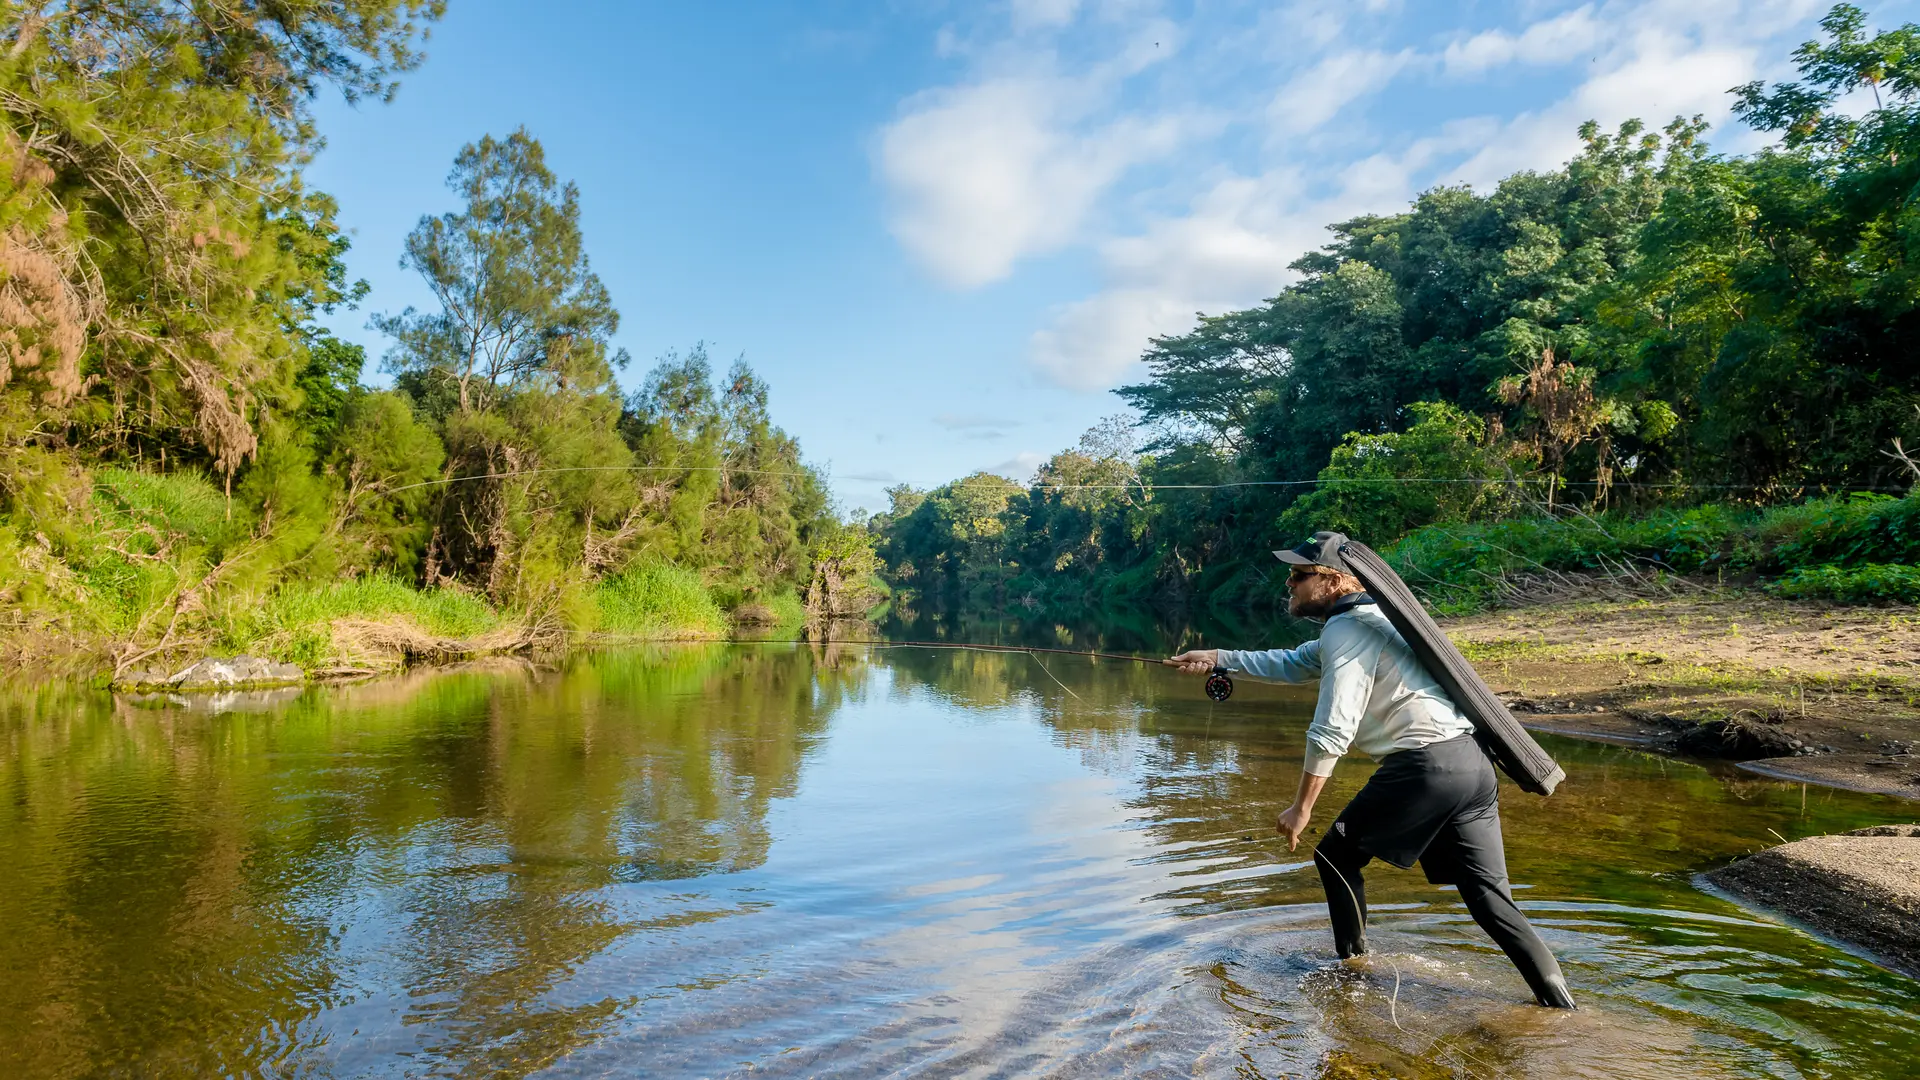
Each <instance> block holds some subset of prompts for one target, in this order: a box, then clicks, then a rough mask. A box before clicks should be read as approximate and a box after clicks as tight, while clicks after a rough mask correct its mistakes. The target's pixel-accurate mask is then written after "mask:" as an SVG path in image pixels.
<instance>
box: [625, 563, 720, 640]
mask: <svg viewBox="0 0 1920 1080" xmlns="http://www.w3.org/2000/svg"><path fill="white" fill-rule="evenodd" d="M592 595H593V606H594V610H595V614H596V616H597V619H596V624H595V626H594V629H595V630H597V631H599V632H600V633H603V634H623V635H633V636H650V637H658V636H662V635H667V634H671V635H674V636H707V635H711V636H715V637H717V636H720V635H722V634H725V633H726V632H727V616H726V613H725V612H723V611H721V610H720V605H719V604H717V603H715V602H714V599H713V596H712V594H710V593H709V592H708V591H707V588H706V585H705V584H703V583H702V582H701V580H700V575H699V573H698V572H696V571H693V570H686V569H682V568H680V567H675V566H668V565H666V564H664V563H658V562H640V563H637V564H635V565H633V566H631V567H628V568H627V569H626V570H625V571H623V572H621V573H619V574H617V575H615V576H613V577H609V578H605V579H602V580H601V581H600V582H599V583H598V584H596V585H595V586H594V587H593V590H592Z"/></svg>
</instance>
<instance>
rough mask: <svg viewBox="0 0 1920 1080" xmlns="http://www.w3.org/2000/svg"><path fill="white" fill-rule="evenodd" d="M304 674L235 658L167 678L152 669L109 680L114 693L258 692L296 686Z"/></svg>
mask: <svg viewBox="0 0 1920 1080" xmlns="http://www.w3.org/2000/svg"><path fill="white" fill-rule="evenodd" d="M306 679H307V675H306V672H304V671H301V670H300V669H299V668H298V667H295V666H294V665H292V664H282V663H280V662H278V661H275V660H268V659H266V658H265V657H260V656H235V657H230V658H226V659H222V658H219V657H212V656H209V657H207V658H205V659H202V660H198V661H195V662H194V663H192V664H190V665H188V666H187V667H186V668H183V669H182V670H180V671H176V672H174V673H173V674H171V675H169V674H167V673H165V672H163V671H158V670H155V669H152V668H143V669H139V670H135V671H129V672H126V673H125V674H123V675H121V676H120V677H119V678H118V679H115V680H114V681H113V688H114V689H116V690H151V689H166V690H173V691H199V690H258V689H263V688H266V687H272V686H298V685H299V684H301V683H303V682H305V681H306Z"/></svg>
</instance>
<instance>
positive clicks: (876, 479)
mask: <svg viewBox="0 0 1920 1080" xmlns="http://www.w3.org/2000/svg"><path fill="white" fill-rule="evenodd" d="M833 478H834V479H835V480H858V481H861V482H863V483H868V484H891V483H895V482H897V481H898V480H899V479H900V478H899V477H897V476H895V475H893V474H892V473H890V472H886V471H884V470H882V471H880V472H857V473H835V474H834V475H833Z"/></svg>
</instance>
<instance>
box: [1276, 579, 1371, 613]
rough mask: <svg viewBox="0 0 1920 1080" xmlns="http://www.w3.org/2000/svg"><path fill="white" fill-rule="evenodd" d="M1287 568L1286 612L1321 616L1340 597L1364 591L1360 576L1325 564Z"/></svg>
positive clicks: (1329, 609)
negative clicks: (1345, 572)
mask: <svg viewBox="0 0 1920 1080" xmlns="http://www.w3.org/2000/svg"><path fill="white" fill-rule="evenodd" d="M1288 569H1289V570H1290V571H1291V572H1290V573H1289V574H1287V612H1288V614H1291V615H1295V616H1298V617H1299V618H1302V619H1324V618H1326V617H1327V615H1328V614H1329V613H1331V612H1332V611H1333V605H1335V604H1337V603H1339V602H1340V598H1341V597H1343V596H1347V595H1350V594H1352V593H1357V592H1365V591H1366V587H1365V586H1363V585H1361V584H1360V579H1359V578H1357V577H1354V576H1353V575H1352V574H1344V573H1341V572H1340V571H1338V570H1334V569H1330V568H1328V567H1325V566H1292V567H1288Z"/></svg>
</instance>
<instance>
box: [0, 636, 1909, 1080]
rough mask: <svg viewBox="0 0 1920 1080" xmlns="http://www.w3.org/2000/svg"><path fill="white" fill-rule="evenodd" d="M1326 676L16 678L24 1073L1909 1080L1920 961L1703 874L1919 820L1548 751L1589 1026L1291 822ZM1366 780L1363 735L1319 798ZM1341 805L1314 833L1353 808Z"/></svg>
mask: <svg viewBox="0 0 1920 1080" xmlns="http://www.w3.org/2000/svg"><path fill="white" fill-rule="evenodd" d="M1311 707H1312V694H1311V691H1310V690H1307V691H1302V690H1294V689H1287V688H1275V687H1264V686H1258V685H1250V684H1246V683H1242V685H1241V686H1240V688H1239V690H1238V691H1237V692H1236V693H1235V695H1234V696H1233V698H1232V699H1231V700H1229V701H1228V702H1226V703H1223V704H1214V703H1212V702H1209V701H1208V700H1206V698H1204V697H1203V696H1202V695H1201V694H1200V692H1199V687H1198V682H1197V680H1194V679H1191V678H1181V677H1179V676H1176V675H1174V674H1172V673H1170V672H1167V671H1164V670H1162V669H1157V668H1150V667H1144V666H1140V665H1132V664H1125V663H1118V662H1112V661H1098V660H1089V659H1086V658H1073V657H1060V656H1042V655H1038V654H1034V655H1027V654H988V653H978V652H965V651H950V650H943V651H934V650H924V649H909V648H886V649H876V648H870V647H861V646H837V647H827V648H819V647H809V646H800V645H791V644H777V643H770V644H738V645H692V646H675V647H661V648H654V649H642V650H630V651H622V652H610V653H599V654H587V655H581V656H576V657H572V658H570V659H568V660H566V661H565V662H563V663H562V664H561V665H560V666H559V667H558V668H557V669H551V668H544V669H543V668H534V667H531V666H524V665H511V664H503V665H500V666H498V667H494V668H489V669H475V670H465V671H453V672H422V673H416V674H412V675H407V676H403V677H399V678H394V679H386V680H380V681H376V682H370V683H366V684H362V685H358V686H345V687H332V688H322V687H316V688H309V689H305V690H302V691H297V692H293V693H288V694H278V695H276V694H261V695H250V696H238V697H232V698H227V699H207V698H193V699H186V698H181V699H169V698H166V697H164V696H160V697H153V698H147V699H136V698H131V697H126V696H121V697H115V696H112V695H108V694H105V693H103V692H95V691H89V690H84V689H79V688H74V687H67V686H58V685H50V686H44V687H41V688H38V689H36V690H31V691H9V692H6V693H4V694H0V733H3V734H4V741H3V742H0V783H4V791H3V794H4V799H0V866H3V867H4V868H5V873H6V875H7V887H6V888H5V889H0V929H4V931H5V932H4V934H0V1075H5V1076H9V1077H65V1076H78V1075H127V1076H142V1077H164V1076H182V1077H186V1076H205V1075H229V1076H314V1077H333V1076H339V1077H360V1076H372V1077H389V1076H391V1077H400V1076H535V1075H538V1076H555V1077H576V1076H581V1077H585V1076H622V1077H624V1076H633V1075H646V1076H649V1077H706V1076H748V1075H752V1076H760V1075H774V1076H793V1077H803V1076H818V1075H836V1076H890V1075H903V1074H904V1075H915V1076H943V1077H944V1076H1026V1075H1047V1076H1082V1075H1084V1076H1113V1075H1134V1076H1174V1075H1179V1076H1195V1075H1198V1076H1223V1077H1224V1076H1233V1077H1282V1076H1294V1077H1299V1076H1314V1077H1319V1076H1330V1077H1374V1076H1380V1077H1387V1076H1393V1077H1578V1076H1592V1077H1671V1076H1687V1077H1691V1078H1714V1077H1849V1078H1856V1077H1889V1078H1891V1077H1897V1076H1906V1075H1909V1074H1910V1073H1909V1071H1910V1069H1911V1063H1912V1062H1913V1061H1914V1060H1917V1059H1920V1032H1917V1031H1916V1028H1920V1025H1916V1024H1915V1023H1914V1015H1915V1009H1916V1006H1920V983H1916V982H1914V981H1912V980H1909V979H1906V978H1904V977H1901V976H1899V975H1895V974H1893V973H1890V972H1888V971H1886V970H1884V969H1881V968H1879V967H1877V966H1875V965H1873V964H1871V963H1870V962H1868V961H1867V960H1865V959H1863V958H1861V957H1857V956H1854V955H1851V954H1849V953H1848V952H1846V951H1845V950H1843V949H1841V948H1839V947H1837V946H1835V945H1833V944H1831V943H1828V942H1825V941H1823V940H1821V939H1819V938H1817V937H1815V936H1812V935H1810V934H1809V933H1807V932H1805V931H1803V930H1801V929H1797V928H1795V927H1792V926H1789V925H1785V924H1782V923H1780V922H1778V921H1775V920H1772V919H1769V918H1766V917H1762V916H1759V915H1756V914H1754V913H1751V912H1749V911H1746V910H1743V909H1742V908H1741V907H1739V906H1738V905H1736V904H1734V903H1732V902H1730V901H1728V900H1727V899H1725V898H1722V897H1720V896H1717V895H1715V894H1713V893H1711V892H1709V891H1706V890H1704V889H1703V888H1702V887H1701V886H1700V884H1699V883H1698V874H1699V873H1700V872H1702V871H1704V870H1707V869H1711V868H1714V867H1716V866H1719V865H1723V864H1724V863H1726V862H1727V861H1728V860H1730V859H1731V858H1733V857H1735V856H1738V855H1740V854H1742V853H1745V852H1747V851H1749V850H1753V849H1756V848H1760V847H1764V846H1767V845H1770V844H1773V843H1777V842H1779V840H1780V839H1795V838H1798V837H1801V836H1807V835H1814V834H1820V833H1829V832H1835V831H1841V830H1845V829H1851V828H1858V827H1861V826H1865V825H1873V824H1880V823H1885V822H1894V821H1907V820H1912V819H1913V817H1914V811H1913V806H1912V804H1911V803H1903V802H1898V801H1895V800H1892V799H1887V798H1884V797H1877V796H1869V795H1857V794H1851V793H1846V792H1838V791H1831V790H1822V789H1818V788H1815V789H1812V790H1808V789H1807V788H1805V787H1803V786H1802V785H1798V784H1790V783H1784V782H1779V781H1774V780H1768V779H1765V778H1761V777H1755V776H1751V775H1746V774H1741V773H1738V772H1733V771H1730V770H1716V769H1710V768H1708V767H1704V766H1696V765H1691V764H1687V763H1683V762H1675V761H1671V760H1667V759H1663V758H1658V757H1652V756H1648V755H1644V754H1641V753H1638V752H1635V751H1633V750H1631V749H1627V748H1621V747H1610V746H1603V745H1598V744H1592V743H1583V742H1576V741H1571V740H1563V739H1554V738H1551V737H1547V738H1545V739H1543V742H1544V743H1545V744H1546V745H1548V747H1549V749H1551V750H1552V751H1553V752H1554V754H1555V755H1556V756H1557V757H1559V759H1560V760H1561V761H1562V762H1563V764H1564V765H1565V766H1566V769H1567V773H1568V779H1567V781H1566V783H1565V784H1564V786H1563V787H1562V788H1561V790H1560V791H1559V793H1557V794H1555V795H1554V796H1553V797H1552V798H1550V799H1539V798H1536V797H1533V796H1529V795H1526V794H1524V793H1522V792H1520V791H1518V790H1517V789H1515V788H1513V787H1511V786H1510V785H1503V807H1504V813H1505V821H1506V833H1507V843H1508V856H1509V862H1510V864H1511V867H1512V871H1513V875H1514V880H1515V886H1516V895H1517V897H1518V899H1519V900H1520V902H1521V905H1522V906H1523V908H1525V909H1526V911H1527V912H1528V914H1529V917H1530V918H1532V919H1533V920H1534V921H1535V923H1536V925H1537V926H1539V928H1540V929H1541V932H1542V934H1543V936H1544V937H1545V938H1546V939H1547V941H1548V943H1549V944H1550V945H1551V946H1552V947H1553V949H1554V950H1555V952H1556V953H1557V954H1558V955H1559V956H1560V958H1561V961H1562V964H1563V965H1564V966H1565V968H1566V971H1567V975H1568V978H1569V981H1570V982H1571V983H1572V985H1573V987H1574V990H1575V993H1576V995H1578V997H1579V999H1580V1001H1581V1003H1582V1006H1583V1008H1582V1009H1581V1010H1580V1011H1579V1012H1577V1013H1573V1014H1561V1013H1554V1012H1548V1011H1545V1010H1541V1009H1537V1008H1534V1007H1532V1006H1530V1005H1527V1004H1526V1003H1525V1002H1526V1001H1527V1000H1528V995H1527V993H1526V990H1525V987H1524V986H1523V985H1522V984H1521V982H1520V980H1519V977H1518V976H1517V975H1516V974H1515V973H1514V971H1513V970H1512V968H1511V967H1510V966H1509V965H1508V964H1507V963H1506V961H1505V959H1504V958H1503V957H1501V956H1500V955H1499V953H1498V952H1497V951H1496V950H1494V948H1493V947H1492V945H1491V943H1490V942H1489V941H1488V940H1487V939H1486V938H1485V937H1484V936H1483V935H1482V934H1481V933H1480V932H1479V930H1478V929H1477V928H1476V927H1474V926H1473V924H1472V922H1471V920H1470V919H1468V917H1467V915H1466V912H1465V910H1464V908H1463V907H1462V906H1461V905H1460V904H1459V902H1458V898H1457V896H1456V895H1455V894H1454V893H1453V892H1451V891H1450V890H1444V889H1439V888H1434V887H1431V886H1428V885H1426V884H1425V882H1424V879H1423V878H1422V877H1421V875H1420V874H1419V872H1418V871H1417V870H1416V871H1409V872H1401V871H1395V870H1392V869H1391V868H1385V867H1381V866H1380V865H1379V864H1375V866H1374V867H1373V868H1370V871H1369V881H1368V886H1369V897H1370V899H1371V901H1372V903H1373V912H1374V914H1373V923H1372V928H1371V930H1370V933H1369V937H1370V939H1371V941H1372V943H1373V946H1374V948H1375V950H1376V954H1375V955H1374V956H1373V957H1372V958H1371V959H1370V960H1368V961H1367V962H1364V963H1356V964H1349V965H1342V964H1340V963H1339V962H1337V961H1336V960H1335V959H1334V958H1333V956H1332V952H1331V949H1330V943H1329V940H1328V935H1327V930H1326V922H1325V917H1324V910H1323V908H1322V907H1321V901H1320V892H1319V884H1318V880H1317V877H1316V876H1315V874H1314V872H1313V869H1312V867H1311V865H1310V864H1309V862H1308V857H1307V853H1306V850H1305V848H1304V847H1303V848H1302V849H1301V850H1300V851H1298V852H1290V851H1288V850H1287V849H1286V847H1285V845H1284V844H1283V843H1281V842H1280V841H1278V840H1276V839H1275V838H1274V836H1273V834H1272V829H1273V819H1274V817H1275V815H1276V814H1277V813H1278V812H1279V810H1280V809H1281V808H1282V807H1283V806H1284V805H1285V804H1286V802H1287V801H1288V799H1289V797H1290V796H1291V793H1292V790H1293V786H1294V780H1295V778H1296V777H1297V775H1298V771H1299V764H1300V757H1301V742H1302V738H1301V737H1302V733H1303V732H1304V729H1305V726H1306V723H1307V719H1308V716H1309V714H1310V711H1311ZM1369 771H1370V767H1369V766H1368V765H1367V764H1366V763H1365V762H1362V761H1347V762H1343V763H1342V765H1341V767H1340V769H1339V770H1338V771H1337V772H1336V774H1335V776H1334V779H1333V781H1332V783H1331V784H1330V786H1329V790H1328V792H1327V794H1326V795H1325V796H1324V801H1323V805H1324V806H1325V808H1326V809H1325V810H1324V812H1323V813H1324V816H1325V818H1326V819H1327V820H1330V819H1331V816H1332V814H1333V813H1335V812H1336V811H1337V809H1338V807H1339V806H1340V805H1341V803H1342V802H1343V801H1344V800H1345V799H1346V798H1347V797H1348V796H1350V795H1351V794H1352V792H1353V791H1355V790H1357V789H1358V787H1359V786H1360V784H1361V783H1363V782H1364V780H1365V778H1366V775H1367V773H1368V772H1369ZM1321 824H1324V822H1322V823H1321Z"/></svg>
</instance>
